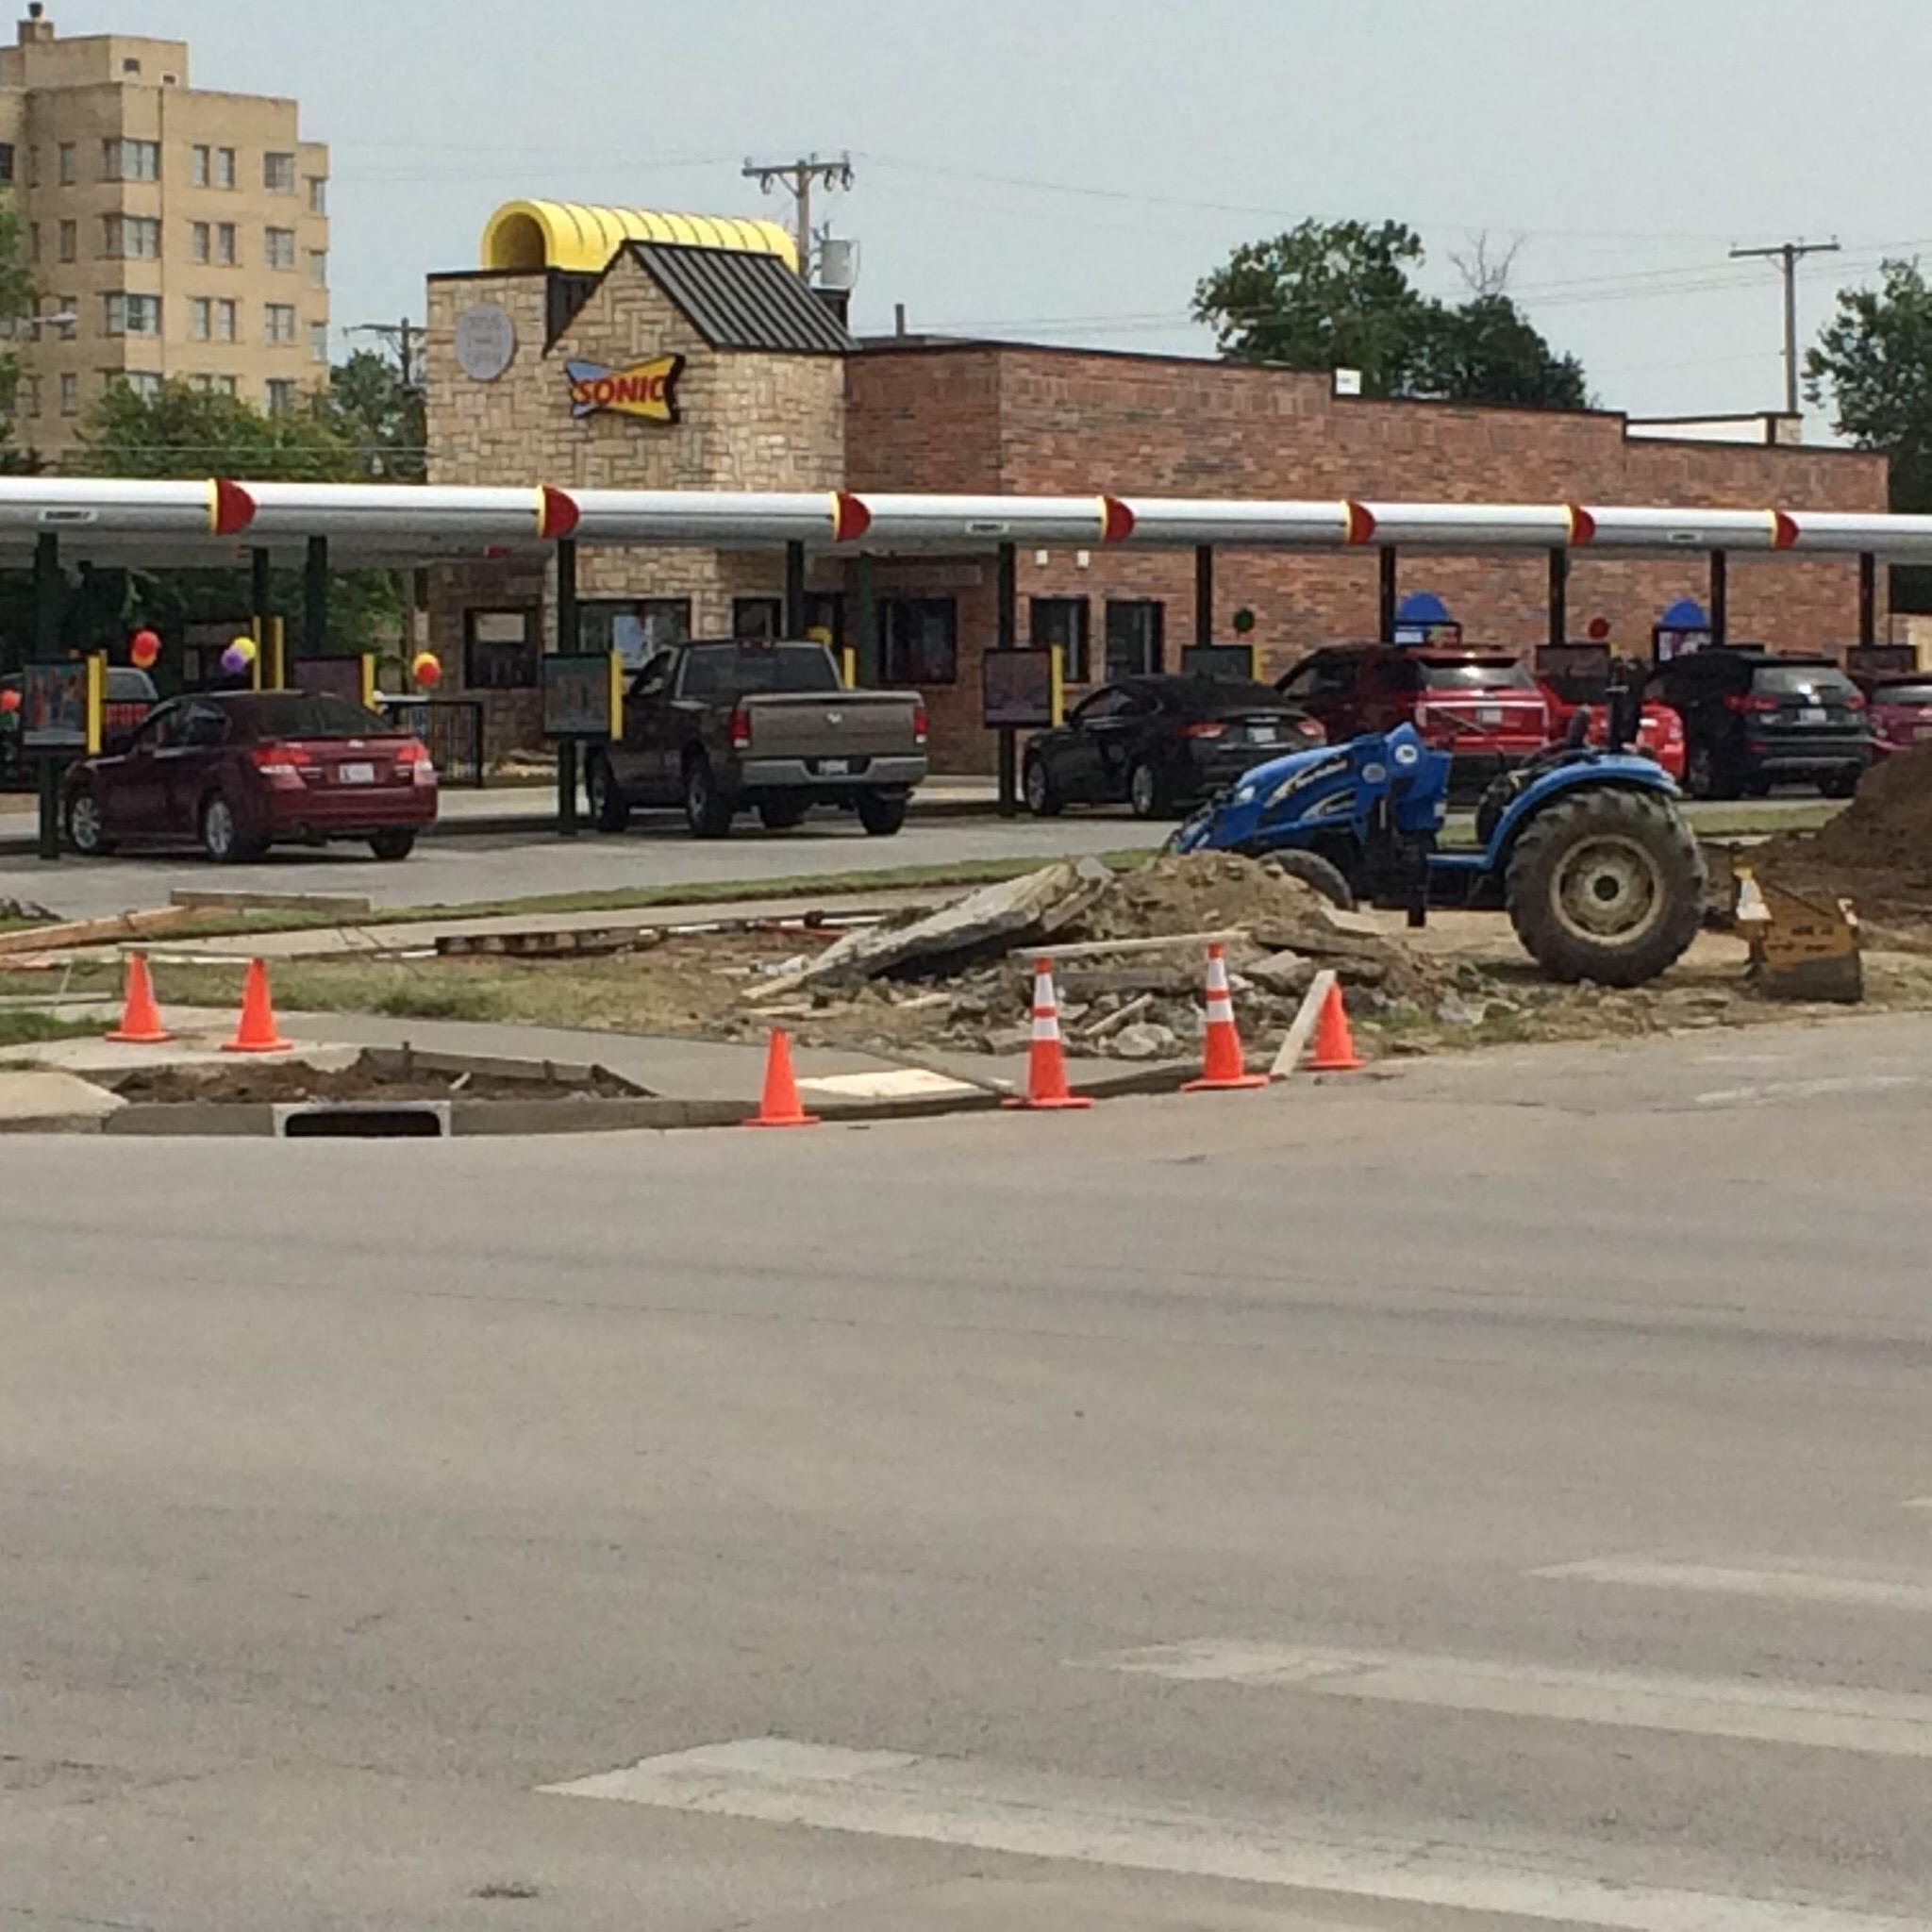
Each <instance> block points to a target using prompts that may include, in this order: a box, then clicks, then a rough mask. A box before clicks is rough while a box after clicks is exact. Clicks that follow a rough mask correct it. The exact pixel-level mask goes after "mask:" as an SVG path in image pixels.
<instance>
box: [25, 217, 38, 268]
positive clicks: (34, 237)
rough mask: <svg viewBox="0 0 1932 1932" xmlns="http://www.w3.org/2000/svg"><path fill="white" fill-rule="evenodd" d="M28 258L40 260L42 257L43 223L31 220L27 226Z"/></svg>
mask: <svg viewBox="0 0 1932 1932" xmlns="http://www.w3.org/2000/svg"><path fill="white" fill-rule="evenodd" d="M26 258H27V259H28V260H29V261H38V260H40V258H41V225H40V223H38V222H29V223H28V224H27V227H26Z"/></svg>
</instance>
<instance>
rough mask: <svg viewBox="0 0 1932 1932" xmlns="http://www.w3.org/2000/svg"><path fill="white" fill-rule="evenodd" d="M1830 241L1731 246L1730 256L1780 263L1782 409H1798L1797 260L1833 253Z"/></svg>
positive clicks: (1835, 249)
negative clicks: (1782, 292)
mask: <svg viewBox="0 0 1932 1932" xmlns="http://www.w3.org/2000/svg"><path fill="white" fill-rule="evenodd" d="M1838 253H1839V244H1838V243H1837V242H1835V241H1834V242H1777V243H1775V244H1774V246H1772V247H1770V248H1733V249H1732V250H1731V259H1732V260H1733V261H1744V260H1747V259H1752V258H1756V259H1760V260H1766V261H1776V262H1780V263H1782V264H1783V270H1784V278H1785V412H1786V413H1787V414H1788V415H1791V416H1795V415H1796V414H1797V413H1798V263H1799V262H1800V261H1801V260H1803V258H1805V257H1806V256H1807V255H1836V254H1838Z"/></svg>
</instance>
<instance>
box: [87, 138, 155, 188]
mask: <svg viewBox="0 0 1932 1932" xmlns="http://www.w3.org/2000/svg"><path fill="white" fill-rule="evenodd" d="M101 178H102V179H103V180H104V181H158V180H159V179H160V178H161V144H160V142H158V141H104V142H102V143H101Z"/></svg>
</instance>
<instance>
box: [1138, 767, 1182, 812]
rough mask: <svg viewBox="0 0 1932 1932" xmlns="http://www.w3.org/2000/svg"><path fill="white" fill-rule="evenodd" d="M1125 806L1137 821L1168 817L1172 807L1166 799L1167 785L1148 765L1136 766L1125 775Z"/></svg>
mask: <svg viewBox="0 0 1932 1932" xmlns="http://www.w3.org/2000/svg"><path fill="white" fill-rule="evenodd" d="M1127 804H1128V805H1129V806H1130V807H1131V808H1133V813H1134V816H1135V817H1136V818H1137V819H1161V818H1167V817H1169V816H1170V815H1171V814H1172V812H1173V810H1174V807H1173V805H1172V803H1171V802H1170V801H1169V799H1168V795H1167V785H1166V783H1165V781H1164V780H1163V779H1162V778H1161V775H1160V774H1159V773H1158V771H1156V770H1155V768H1154V767H1153V766H1152V765H1150V764H1145V763H1142V764H1138V765H1136V766H1135V767H1134V769H1133V770H1132V771H1131V772H1129V773H1128V774H1127Z"/></svg>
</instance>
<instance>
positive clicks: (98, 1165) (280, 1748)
mask: <svg viewBox="0 0 1932 1932" xmlns="http://www.w3.org/2000/svg"><path fill="white" fill-rule="evenodd" d="M1924 1065H1932V1023H1927V1022H1925V1021H1923V1020H1910V1021H1905V1020H1891V1021H1883V1022H1872V1023H1867V1024H1859V1023H1852V1024H1845V1025H1842V1026H1837V1027H1831V1028H1807V1027H1802V1026H1801V1027H1790V1028H1765V1029H1761V1030H1759V1031H1757V1032H1754V1033H1753V1034H1751V1035H1750V1036H1748V1038H1746V1039H1742V1040H1738V1041H1729V1040H1725V1041H1711V1040H1708V1039H1704V1038H1697V1039H1692V1040H1690V1041H1678V1040H1658V1041H1644V1042H1626V1043H1624V1044H1623V1045H1621V1046H1620V1047H1619V1048H1618V1050H1617V1052H1616V1054H1615V1055H1614V1056H1613V1057H1611V1056H1604V1057H1598V1058H1595V1059H1594V1060H1592V1059H1591V1058H1588V1057H1586V1056H1583V1055H1576V1054H1570V1053H1568V1052H1567V1051H1564V1052H1557V1053H1554V1054H1552V1055H1550V1056H1547V1057H1543V1058H1539V1057H1538V1056H1534V1055H1528V1054H1511V1055H1508V1056H1499V1057H1496V1058H1491V1059H1486V1060H1474V1059H1473V1060H1470V1061H1467V1062H1461V1063H1458V1064H1457V1066H1456V1067H1453V1068H1444V1069H1436V1068H1432V1067H1421V1068H1416V1069H1412V1070H1410V1071H1408V1072H1406V1073H1403V1074H1399V1075H1397V1077H1395V1078H1393V1079H1391V1080H1380V1079H1368V1080H1362V1081H1357V1082H1350V1083H1337V1084H1333V1085H1328V1086H1321V1087H1312V1086H1298V1087H1291V1088H1290V1089H1287V1090H1279V1091H1274V1092H1273V1093H1270V1094H1264V1095H1259V1096H1241V1097H1232V1098H1225V1099H1220V1098H1217V1099H1206V1098H1203V1099H1198V1100H1184V1099H1178V1098H1176V1099H1173V1100H1165V1101H1158V1102H1144V1103H1120V1104H1116V1105H1115V1106H1113V1107H1110V1108H1102V1109H1100V1110H1099V1111H1097V1112H1095V1113H1093V1114H1091V1115H1087V1116H1082V1117H1079V1118H1077V1119H1071V1118H1068V1117H1064V1116H1061V1117H1054V1118H1045V1117H1020V1118H1014V1117H1006V1116H979V1117H974V1118H960V1119H956V1120H951V1121H944V1122H933V1123H927V1124H922V1125H908V1126H896V1127H891V1128H885V1127H875V1128H873V1129H870V1130H867V1131H858V1130H845V1129H825V1130H823V1131H822V1132H820V1133H818V1134H805V1135H797V1136H777V1137H760V1136H756V1135H749V1134H742V1135H741V1134H718V1135H709V1136H702V1137H672V1138H661V1139H660V1138H651V1137H618V1138H614V1139H611V1140H608V1141H564V1142H541V1143H516V1142H499V1141H467V1142H454V1143H447V1144H442V1143H425V1144H421V1145H418V1144H414V1143H409V1144H404V1143H384V1144H381V1145H357V1144H344V1143H336V1142H313V1143H306V1144H302V1145H299V1146H291V1145H289V1144H286V1143H282V1144H276V1143H269V1142H248V1143H238V1144H233V1145H224V1146H220V1147H215V1146H212V1145H210V1144H208V1143H199V1142H168V1143H163V1142H151V1143H121V1142H113V1141H109V1142H104V1143H101V1144H99V1145H91V1146H90V1147H89V1148H88V1151H87V1158H86V1160H85V1161H84V1162H83V1163H80V1164H78V1165H76V1162H75V1154H74V1146H75V1143H73V1142H60V1143H47V1142H37V1141H26V1142H23V1143H16V1144H13V1145H9V1147H8V1183H9V1185H8V1212H7V1217H6V1223H5V1227H4V1233H0V1239H4V1241H5V1242H6V1247H5V1250H4V1265H0V1332H4V1333H5V1334H6V1336H7V1346H6V1347H5V1349H0V1505H4V1508H5V1515H6V1535H5V1549H4V1557H5V1564H4V1568H5V1574H6V1590H7V1604H8V1613H7V1616H6V1618H5V1619H4V1622H0V1674H4V1675H0V1680H4V1682H5V1683H6V1685H7V1687H8V1689H7V1693H6V1743H5V1747H4V1755H0V1924H6V1925H8V1926H9V1928H10V1927H11V1926H12V1925H14V1924H18V1925H20V1926H21V1927H22V1928H28V1927H40V1926H44V1925H47V1924H76V1923H78V1924H117V1925H126V1926H138V1927H141V1928H143V1932H242V1928H243V1927H246V1928H249V1932H254V1928H256V1927H258V1926H261V1925H266V1924H275V1925H276V1926H278V1927H290V1928H293V1932H308V1928H318V1932H319V1928H322V1927H325V1926H337V1925H344V1924H355V1925H363V1924H382V1925H395V1926H409V1927H411V1928H417V1927H428V1928H436V1932H441V1928H444V1927H450V1928H455V1927H460V1926H474V1925H476V1924H485V1923H487V1924H492V1925H494V1924H504V1925H508V1926H514V1927H517V1928H520V1932H521V1928H537V1932H551V1928H556V1932H563V1928H566V1927H568V1928H572V1932H585V1928H587V1932H606V1928H609V1932H618V1928H623V1932H634V1928H635V1927H637V1926H639V1925H649V1926H650V1927H651V1928H652V1932H715V1928H718V1927H721V1926H724V1925H731V1926H735V1927H740V1928H744V1932H902V1928H906V1927H914V1926H916V1927H919V1928H921V1932H926V1928H937V1932H1060V1928H1062V1927H1067V1926H1086V1925H1108V1926H1114V1925H1119V1926H1122V1927H1126V1928H1130V1932H1179V1928H1182V1927H1187V1928H1191V1932H1363V1928H1368V1932H1534V1928H1537V1927H1548V1926H1558V1927H1570V1928H1584V1927H1597V1928H1602V1927H1607V1926H1614V1927H1619V1928H1623V1932H1687V1928H1691V1927H1699V1928H1704V1927H1713V1928H1714V1927H1720V1926H1722V1927H1725V1928H1729V1927H1733V1926H1735V1927H1738V1928H1740V1932H1759V1928H1774V1932H1926V1928H1927V1927H1928V1926H1932V1907H1928V1906H1927V1903H1926V1902H1927V1900H1928V1898H1932V1843H1928V1840H1927V1837H1926V1834H1925V1831H1924V1819H1925V1817H1926V1815H1927V1811H1928V1807H1932V1697H1928V1691H1932V1686H1928V1684H1927V1680H1926V1674H1925V1668H1924V1647H1925V1644H1924V1640H1925V1632H1926V1628H1927V1618H1928V1617H1932V1542H1928V1534H1932V1508H1928V1507H1926V1506H1927V1504H1928V1503H1932V1453H1928V1450H1927V1446H1926V1435H1925V1429H1924V1414H1925V1402H1926V1386H1925V1384H1926V1374H1927V1369H1928V1365H1932V1312H1928V1305H1927V1301H1926V1297H1925V1294H1924V1254H1925V1252H1926V1250H1927V1246H1928V1243H1932V1197H1928V1196H1927V1194H1926V1191H1925V1190H1924V1172H1925V1168H1926V1165H1927V1163H1928V1162H1932V1109H1927V1108H1925V1107H1924V1104H1923V1100H1922V1099H1919V1098H1917V1097H1915V1096H1914V1094H1913V1093H1912V1092H1911V1091H1909V1090H1907V1089H1905V1088H1901V1087H1898V1086H1895V1085H1889V1084H1885V1083H1889V1082H1891V1081H1894V1080H1896V1079H1897V1078H1899V1077H1900V1076H1901V1074H1904V1073H1908V1072H1909V1071H1910V1070H1911V1069H1912V1068H1915V1067H1919V1066H1924ZM1566 1096H1567V1098H1566ZM1592 1100H1594V1101H1595V1102H1596V1103H1597V1104H1591V1102H1592Z"/></svg>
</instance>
